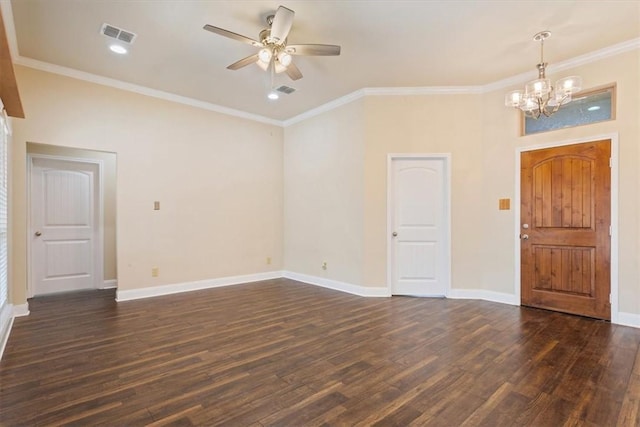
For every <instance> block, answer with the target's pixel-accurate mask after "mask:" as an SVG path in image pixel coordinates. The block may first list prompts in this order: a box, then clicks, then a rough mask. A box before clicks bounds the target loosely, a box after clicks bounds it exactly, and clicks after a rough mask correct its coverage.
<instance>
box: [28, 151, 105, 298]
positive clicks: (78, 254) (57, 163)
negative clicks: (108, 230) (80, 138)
mask: <svg viewBox="0 0 640 427" xmlns="http://www.w3.org/2000/svg"><path fill="white" fill-rule="evenodd" d="M97 179H98V167H97V165H96V164H92V163H83V162H72V161H65V160H57V159H47V158H33V163H32V169H31V233H32V234H31V235H32V241H31V283H32V291H33V295H42V294H51V293H57V292H65V291H72V290H79V289H90V288H95V287H96V286H97V280H98V278H97V277H96V265H95V258H96V246H97V245H98V244H99V242H98V239H97V212H98V207H99V205H98V202H99V201H98V199H97V193H98V182H97Z"/></svg>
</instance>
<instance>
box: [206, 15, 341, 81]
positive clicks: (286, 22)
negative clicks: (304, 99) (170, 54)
mask: <svg viewBox="0 0 640 427" xmlns="http://www.w3.org/2000/svg"><path fill="white" fill-rule="evenodd" d="M294 14H295V12H294V11H293V10H291V9H288V8H286V7H284V6H280V7H278V10H277V11H276V13H275V15H269V16H267V25H268V26H269V27H268V28H265V29H264V30H262V31H260V35H259V37H258V38H259V40H254V39H252V38H249V37H245V36H243V35H240V34H237V33H234V32H232V31H229V30H225V29H223V28H218V27H214V26H213V25H208V24H207V25H205V26H204V29H205V30H207V31H211V32H212V33H215V34H219V35H221V36H224V37H228V38H230V39H233V40H238V41H241V42H243V43H247V44H250V45H252V46H255V47H258V48H260V51H259V52H258V53H256V54H254V55H251V56H247V57H246V58H243V59H241V60H239V61H237V62H234V63H233V64H231V65H229V66H228V67H227V68H228V69H229V70H239V69H240V68H242V67H246V66H247V65H251V64H258V65H259V66H260V67H261V68H262V69H263V70H265V71H266V70H269V69H271V70H272V71H275V72H276V73H282V72H285V73H287V75H288V76H289V77H290V78H291V79H292V80H298V79H300V78H302V73H301V72H300V69H298V67H297V66H296V65H295V64H294V63H293V58H292V56H294V55H313V56H337V55H340V46H336V45H330V44H289V45H288V44H287V36H288V35H289V31H290V30H291V25H292V24H293V16H294Z"/></svg>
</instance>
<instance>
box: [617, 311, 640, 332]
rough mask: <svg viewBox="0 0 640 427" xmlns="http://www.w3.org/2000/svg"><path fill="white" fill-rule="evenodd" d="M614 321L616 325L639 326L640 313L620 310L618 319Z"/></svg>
mask: <svg viewBox="0 0 640 427" xmlns="http://www.w3.org/2000/svg"><path fill="white" fill-rule="evenodd" d="M612 320H613V319H612ZM615 323H616V324H617V325H624V326H633V327H634V328H640V314H635V313H624V312H622V311H619V312H618V320H617V322H615Z"/></svg>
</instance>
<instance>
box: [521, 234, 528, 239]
mask: <svg viewBox="0 0 640 427" xmlns="http://www.w3.org/2000/svg"><path fill="white" fill-rule="evenodd" d="M521 237H522V240H529V235H528V234H523V235H522V236H521Z"/></svg>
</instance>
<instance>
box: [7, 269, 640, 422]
mask: <svg viewBox="0 0 640 427" xmlns="http://www.w3.org/2000/svg"><path fill="white" fill-rule="evenodd" d="M30 309H31V315H30V316H28V317H23V318H18V319H16V321H15V323H14V326H13V331H12V333H11V336H10V338H9V342H8V344H7V348H6V350H5V354H4V357H3V360H2V362H1V364H0V423H1V424H2V425H4V426H13V425H67V424H68V425H81V426H89V425H109V426H121V425H130V426H136V425H154V426H160V425H175V426H185V425H187V426H188V425H207V426H208V425H224V426H265V425H280V426H320V425H328V426H352V425H362V426H373V425H376V426H378V425H379V426H391V425H400V426H406V425H415V426H424V425H437V426H458V425H465V426H479V425H487V426H503V425H504V426H512V425H514V426H515V425H532V426H562V425H567V426H574V425H586V426H614V425H620V426H627V425H628V426H637V425H639V422H640V416H639V405H640V355H639V353H638V345H639V343H640V330H638V329H633V328H628V327H622V326H616V325H611V324H610V323H606V322H602V321H596V320H591V319H586V318H581V317H575V316H570V315H565V314H560V313H552V312H547V311H542V310H534V309H528V308H520V307H512V306H507V305H501V304H494V303H489V302H481V301H464V300H445V299H428V298H406V297H393V298H361V297H357V296H352V295H348V294H344V293H340V292H336V291H331V290H327V289H322V288H317V287H313V286H310V285H305V284H301V283H297V282H293V281H291V280H286V279H280V280H271V281H265V282H259V283H253V284H247V285H238V286H232V287H226V288H218V289H212V290H207V291H199V292H190V293H184V294H178V295H172V296H166V297H158V298H151V299H146V300H138V301H129V302H122V303H116V302H115V301H114V292H113V291H91V292H82V293H76V294H67V295H59V296H52V297H44V298H35V299H33V300H31V301H30Z"/></svg>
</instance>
